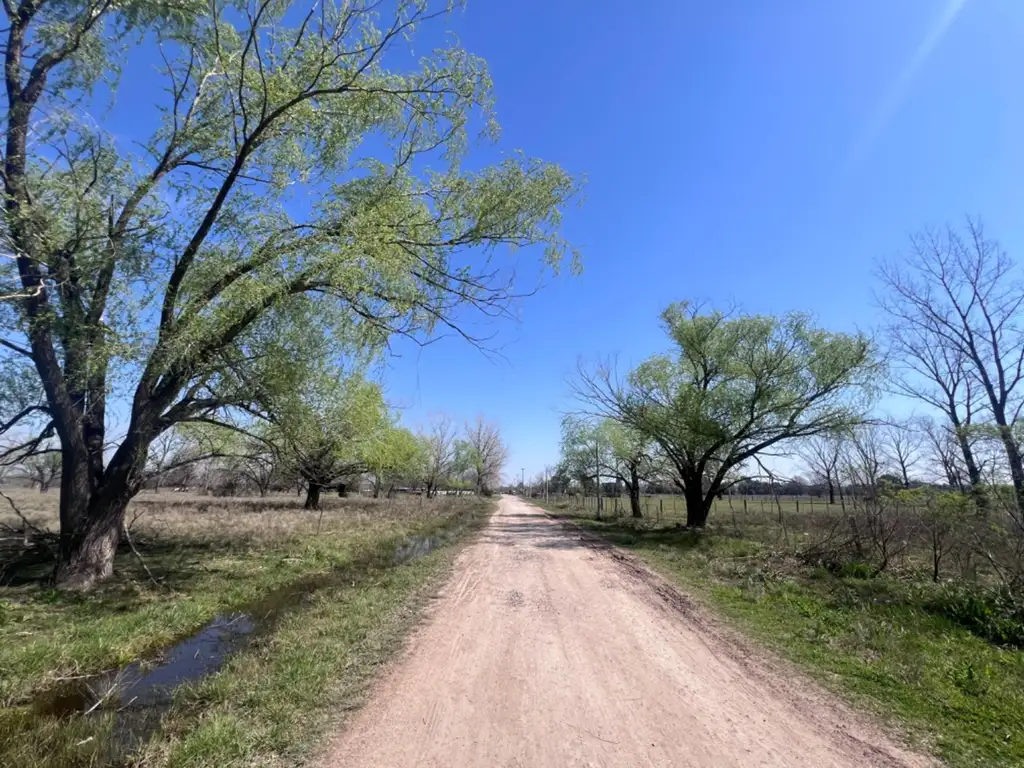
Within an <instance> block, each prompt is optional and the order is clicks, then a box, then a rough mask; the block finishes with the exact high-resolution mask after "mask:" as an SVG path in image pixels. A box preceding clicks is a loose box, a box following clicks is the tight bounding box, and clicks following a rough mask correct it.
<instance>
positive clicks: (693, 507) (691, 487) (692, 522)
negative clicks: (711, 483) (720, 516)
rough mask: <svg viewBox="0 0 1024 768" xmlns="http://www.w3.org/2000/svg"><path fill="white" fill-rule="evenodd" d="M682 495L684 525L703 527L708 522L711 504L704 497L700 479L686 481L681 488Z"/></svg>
mask: <svg viewBox="0 0 1024 768" xmlns="http://www.w3.org/2000/svg"><path fill="white" fill-rule="evenodd" d="M683 497H684V498H685V499H686V527H687V528H703V527H704V526H705V525H706V524H707V522H708V512H710V511H711V505H710V504H709V503H708V500H707V499H705V497H704V489H703V487H702V485H701V482H700V480H698V481H696V482H689V483H687V484H686V487H685V488H684V489H683Z"/></svg>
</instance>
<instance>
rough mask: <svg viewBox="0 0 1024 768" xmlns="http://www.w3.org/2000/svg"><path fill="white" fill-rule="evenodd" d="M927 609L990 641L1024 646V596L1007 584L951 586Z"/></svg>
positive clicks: (935, 598)
mask: <svg viewBox="0 0 1024 768" xmlns="http://www.w3.org/2000/svg"><path fill="white" fill-rule="evenodd" d="M927 608H928V610H929V611H931V612H932V613H935V614H937V615H939V616H944V617H946V618H947V619H949V620H950V621H953V622H955V623H956V624H959V625H960V626H962V627H964V628H965V629H967V630H969V631H970V632H973V633H974V634H975V635H978V636H979V637H983V638H984V639H986V640H988V641H989V642H992V643H996V644H997V645H1006V646H1011V647H1014V648H1024V599H1022V597H1021V596H1020V595H1017V594H1014V593H1013V592H1011V591H1010V590H1009V589H1006V588H1005V587H999V588H995V589H983V588H978V587H968V586H963V585H956V586H952V585H951V586H948V587H946V588H945V589H943V590H941V591H940V592H939V593H938V594H937V595H936V596H935V597H934V598H932V600H930V601H929V602H928V604H927Z"/></svg>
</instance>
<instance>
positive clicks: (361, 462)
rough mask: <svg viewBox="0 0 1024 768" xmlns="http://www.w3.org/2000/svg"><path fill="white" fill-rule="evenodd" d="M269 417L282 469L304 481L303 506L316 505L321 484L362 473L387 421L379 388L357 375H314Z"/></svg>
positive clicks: (281, 401)
mask: <svg viewBox="0 0 1024 768" xmlns="http://www.w3.org/2000/svg"><path fill="white" fill-rule="evenodd" d="M269 416H270V418H271V419H272V420H273V422H274V427H273V428H272V429H271V430H270V434H271V435H272V439H273V441H274V442H275V443H276V444H277V445H279V446H280V450H281V462H282V465H283V467H284V469H285V471H286V472H287V473H289V474H292V475H295V476H298V477H301V478H302V480H303V481H304V482H305V484H306V502H305V507H306V509H319V508H320V493H321V491H322V490H323V489H324V488H330V487H332V486H337V485H338V484H339V483H341V482H345V481H346V480H347V479H348V478H349V477H351V476H353V475H358V474H361V473H363V472H366V471H367V469H368V464H367V460H368V455H369V451H370V448H371V447H372V445H373V442H374V440H375V439H376V436H377V435H378V434H379V433H380V432H381V430H382V429H384V428H386V427H387V426H389V424H388V418H387V408H386V406H385V404H384V396H383V394H382V393H381V389H380V387H379V386H378V385H377V384H375V383H373V382H371V381H367V380H366V379H364V378H363V377H362V376H361V375H359V374H351V375H345V376H344V377H341V378H337V377H332V376H330V375H327V374H324V375H319V376H312V377H310V381H309V382H307V383H306V385H305V386H304V387H303V390H302V391H301V392H296V393H293V394H289V395H287V396H284V397H282V398H281V399H280V400H279V401H278V403H277V404H276V405H275V407H274V408H273V410H272V412H271V414H269Z"/></svg>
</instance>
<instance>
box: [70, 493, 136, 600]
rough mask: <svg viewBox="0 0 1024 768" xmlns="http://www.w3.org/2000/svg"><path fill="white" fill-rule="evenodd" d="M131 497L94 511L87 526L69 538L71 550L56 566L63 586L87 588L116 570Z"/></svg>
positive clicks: (78, 588)
mask: <svg viewBox="0 0 1024 768" xmlns="http://www.w3.org/2000/svg"><path fill="white" fill-rule="evenodd" d="M127 506H128V498H124V499H115V500H113V501H112V502H111V503H109V504H107V505H105V508H100V509H95V510H93V511H91V514H90V517H91V518H92V521H91V522H90V524H89V526H88V528H87V530H86V531H85V532H84V533H82V534H81V535H79V536H77V537H75V540H74V541H72V542H70V547H69V549H70V552H69V554H68V556H67V557H66V558H62V560H61V562H60V563H59V564H58V566H57V571H56V574H55V576H54V580H55V581H56V583H57V586H59V587H62V588H64V589H76V590H86V589H90V588H91V587H93V586H94V585H95V584H96V583H97V582H100V581H103V580H104V579H108V578H110V577H111V576H112V575H113V573H114V556H115V555H116V554H117V547H118V545H119V544H120V543H121V529H122V527H123V526H124V511H125V508H126V507H127Z"/></svg>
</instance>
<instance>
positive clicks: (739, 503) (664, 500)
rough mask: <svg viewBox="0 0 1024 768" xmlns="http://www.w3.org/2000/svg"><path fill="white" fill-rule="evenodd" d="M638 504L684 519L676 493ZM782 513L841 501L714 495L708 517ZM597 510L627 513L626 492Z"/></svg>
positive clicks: (656, 514) (561, 500) (588, 501)
mask: <svg viewBox="0 0 1024 768" xmlns="http://www.w3.org/2000/svg"><path fill="white" fill-rule="evenodd" d="M532 501H534V502H537V503H541V502H544V501H545V499H544V497H543V495H542V494H537V495H534V496H533V498H532ZM546 501H547V503H549V504H565V505H566V506H567V507H569V508H573V509H580V510H590V511H591V512H592V513H593V512H595V511H596V508H597V499H596V498H595V497H594V496H582V495H579V494H576V495H566V496H555V495H551V496H549V497H548V499H547V500H546ZM640 507H641V509H642V510H643V515H644V517H645V518H647V519H650V520H654V521H657V522H660V523H665V524H669V523H676V522H685V521H686V502H685V500H684V499H683V497H682V496H681V495H677V494H649V493H648V494H643V495H642V496H641V497H640ZM780 507H781V509H782V513H783V514H784V515H786V514H790V513H793V514H801V513H807V512H810V513H813V512H827V511H828V510H830V509H832V510H838V509H840V508H841V505H840V504H839V503H838V502H836V503H835V504H831V505H830V504H829V503H828V499H825V498H822V497H819V496H779V497H777V498H776V497H774V496H724V497H723V498H721V499H715V501H714V502H713V503H712V505H711V514H710V517H711V518H712V519H715V518H720V517H722V516H723V515H724V516H727V517H731V516H733V515H741V514H744V513H746V514H747V515H748V516H749V514H751V513H754V514H757V513H760V514H762V515H768V516H777V515H778V512H779V508H780ZM601 510H602V512H603V513H604V514H609V515H614V516H618V515H628V514H629V496H619V497H618V498H617V499H616V497H614V496H604V497H602V498H601Z"/></svg>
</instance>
